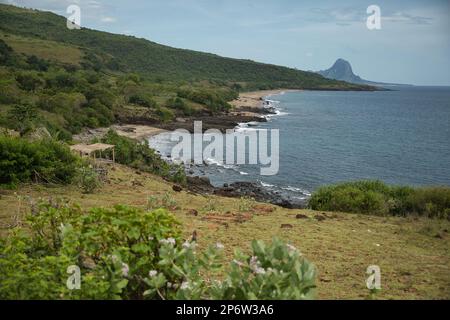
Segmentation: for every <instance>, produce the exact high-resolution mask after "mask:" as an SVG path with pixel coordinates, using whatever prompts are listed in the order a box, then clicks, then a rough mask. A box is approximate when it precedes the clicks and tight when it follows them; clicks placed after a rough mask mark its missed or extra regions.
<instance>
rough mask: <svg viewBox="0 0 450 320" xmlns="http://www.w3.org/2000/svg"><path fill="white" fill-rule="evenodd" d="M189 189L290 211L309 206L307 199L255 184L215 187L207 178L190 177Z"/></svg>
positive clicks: (235, 183)
mask: <svg viewBox="0 0 450 320" xmlns="http://www.w3.org/2000/svg"><path fill="white" fill-rule="evenodd" d="M187 187H188V189H189V191H191V192H194V193H199V194H214V195H218V196H222V197H230V198H241V197H246V198H252V199H255V200H256V201H258V202H266V203H271V204H274V205H277V206H280V207H283V208H288V209H304V208H306V206H307V204H308V203H307V200H306V199H305V200H300V199H295V198H292V197H289V196H287V195H283V194H281V193H280V192H278V191H272V190H269V189H266V188H264V187H262V186H261V185H260V184H258V183H255V182H234V183H232V184H230V185H228V184H225V185H223V186H222V187H214V186H213V185H212V184H211V183H210V181H209V179H208V177H206V176H201V177H199V176H195V177H190V176H188V177H187Z"/></svg>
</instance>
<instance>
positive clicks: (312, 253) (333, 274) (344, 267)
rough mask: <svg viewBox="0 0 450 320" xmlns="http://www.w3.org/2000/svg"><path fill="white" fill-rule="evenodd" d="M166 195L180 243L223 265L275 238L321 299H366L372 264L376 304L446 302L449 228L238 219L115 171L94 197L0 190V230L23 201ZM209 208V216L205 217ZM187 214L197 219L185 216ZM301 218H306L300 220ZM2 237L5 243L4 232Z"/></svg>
mask: <svg viewBox="0 0 450 320" xmlns="http://www.w3.org/2000/svg"><path fill="white" fill-rule="evenodd" d="M15 192H16V193H17V195H15V194H14V193H15ZM166 193H170V194H172V195H173V197H174V198H175V201H174V203H176V206H174V207H173V208H171V210H172V211H173V213H174V214H175V215H176V216H177V217H178V219H179V220H180V221H181V222H182V223H183V225H184V234H185V237H186V238H188V237H190V236H191V234H192V233H193V232H194V230H195V231H196V232H197V235H198V243H199V246H200V247H206V246H207V245H208V244H209V243H216V242H221V243H223V244H224V245H225V250H226V253H227V257H228V258H231V255H232V252H233V249H234V248H235V247H244V248H245V247H246V246H248V245H249V243H250V241H251V240H253V239H262V240H266V241H268V240H270V239H271V238H272V237H273V236H275V235H276V236H279V237H281V238H282V239H283V240H286V241H289V242H290V243H291V244H292V245H294V246H296V247H297V248H299V249H300V250H301V252H302V253H303V254H304V255H305V256H306V257H308V259H310V260H311V261H312V262H314V263H315V264H316V266H317V268H318V272H319V276H318V281H317V284H318V298H319V299H365V298H368V296H369V290H368V289H367V288H366V287H365V279H366V277H367V276H366V274H365V271H366V269H367V267H368V266H369V265H374V264H375V265H379V266H380V268H381V273H382V290H381V291H380V292H379V293H377V294H376V298H379V299H449V298H450V292H449V290H448V287H449V285H450V240H449V235H448V230H450V222H448V221H446V220H442V219H441V220H437V219H428V218H422V217H415V216H414V217H408V218H400V217H391V216H387V217H382V216H367V215H360V214H347V213H328V212H322V211H312V210H289V209H284V208H279V207H275V206H272V205H267V204H258V203H255V202H253V203H251V204H246V208H247V209H248V210H249V211H248V212H240V211H241V210H242V209H243V208H242V206H241V205H240V202H239V201H237V199H230V198H221V197H215V196H208V197H206V196H202V195H195V194H192V193H189V192H185V191H182V192H180V193H175V192H173V191H172V185H171V184H169V183H167V182H165V181H163V180H162V179H161V178H158V177H155V176H153V175H150V174H146V173H141V172H139V173H137V172H136V171H135V170H131V169H129V168H126V167H123V166H120V165H116V167H115V170H110V174H109V183H107V184H106V185H104V186H103V187H102V188H101V189H100V190H99V191H98V192H96V193H94V194H92V195H84V194H82V193H81V191H80V190H78V189H77V188H76V187H75V186H67V187H57V188H56V187H55V188H50V187H45V186H42V185H27V186H22V187H21V188H20V189H19V190H17V191H10V190H2V191H1V192H0V224H1V225H4V224H9V223H11V221H12V220H13V217H14V216H15V215H16V214H17V212H18V211H20V213H21V214H23V213H24V212H25V210H27V206H28V204H27V201H26V200H25V198H26V197H32V198H33V199H37V198H39V197H44V198H48V197H52V198H58V197H59V198H67V199H70V200H71V201H72V202H76V203H79V204H81V205H82V206H83V207H85V208H88V207H93V206H100V207H101V206H104V207H110V206H113V205H114V204H119V203H121V204H128V205H133V206H138V207H143V208H145V207H147V205H148V199H149V197H155V198H157V199H160V200H161V199H164V196H165V194H166ZM19 197H20V198H21V199H22V200H21V201H20V207H19V200H18V199H19ZM211 203H213V204H214V206H211ZM208 208H209V209H212V210H213V212H208V210H206V211H205V210H204V209H208ZM191 209H196V210H197V211H198V212H199V213H198V215H197V216H193V215H191V214H189V211H190V210H191ZM298 214H302V215H304V216H306V218H303V219H297V218H296V215H298ZM318 217H323V218H325V220H322V219H320V220H322V221H319V219H318ZM281 225H286V226H285V227H286V228H281ZM0 232H1V234H2V235H3V236H4V235H5V230H0ZM247 248H248V247H247Z"/></svg>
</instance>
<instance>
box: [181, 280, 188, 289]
mask: <svg viewBox="0 0 450 320" xmlns="http://www.w3.org/2000/svg"><path fill="white" fill-rule="evenodd" d="M189 288H190V286H189V282H187V281H185V282H183V283H182V284H181V286H180V289H181V290H187V289H189Z"/></svg>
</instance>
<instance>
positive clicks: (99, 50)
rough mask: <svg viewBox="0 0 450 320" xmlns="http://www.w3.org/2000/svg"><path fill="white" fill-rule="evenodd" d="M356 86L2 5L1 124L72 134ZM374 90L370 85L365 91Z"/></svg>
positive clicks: (23, 130)
mask: <svg viewBox="0 0 450 320" xmlns="http://www.w3.org/2000/svg"><path fill="white" fill-rule="evenodd" d="M280 87H284V88H306V89H332V90H337V89H342V90H362V89H368V87H363V86H356V85H352V84H348V83H344V82H339V81H334V80H328V79H325V78H323V77H321V76H319V75H317V74H314V73H309V72H303V71H298V70H294V69H289V68H284V67H278V66H273V65H266V64H261V63H256V62H252V61H248V60H236V59H228V58H222V57H219V56H215V55H212V54H206V53H200V52H194V51H189V50H181V49H174V48H170V47H166V46H163V45H159V44H156V43H153V42H150V41H147V40H144V39H136V38H134V37H130V36H123V35H114V34H110V33H106V32H100V31H95V30H89V29H85V28H83V29H81V30H69V29H67V27H66V19H65V18H64V17H61V16H57V15H55V14H53V13H49V12H41V11H37V10H29V9H21V8H18V7H14V6H9V5H3V4H0V127H6V128H9V129H14V130H17V131H19V132H20V133H21V134H25V133H26V132H29V131H32V130H34V129H35V128H40V127H45V128H46V129H47V130H48V131H49V132H50V133H51V134H52V136H54V137H56V138H58V139H63V140H70V139H71V137H72V134H76V133H79V132H80V131H82V130H83V129H84V128H96V127H107V126H109V125H111V124H112V123H115V122H118V121H120V122H130V123H133V122H136V121H138V122H139V123H141V122H142V121H146V122H150V123H152V122H169V121H172V120H174V119H175V118H176V117H182V116H193V115H196V114H199V113H201V114H205V113H206V114H215V113H219V112H226V111H228V110H229V109H230V108H231V106H230V105H229V104H228V101H230V100H233V99H235V98H236V97H237V95H238V92H239V91H240V90H249V89H268V88H280ZM369 89H370V88H369Z"/></svg>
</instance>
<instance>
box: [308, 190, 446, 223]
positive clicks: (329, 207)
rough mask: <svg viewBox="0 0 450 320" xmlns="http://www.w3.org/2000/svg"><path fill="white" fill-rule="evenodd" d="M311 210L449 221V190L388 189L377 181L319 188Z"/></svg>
mask: <svg viewBox="0 0 450 320" xmlns="http://www.w3.org/2000/svg"><path fill="white" fill-rule="evenodd" d="M309 206H310V207H311V208H312V209H314V210H325V211H341V212H355V213H366V214H391V215H399V216H406V215H409V214H417V215H424V216H428V217H436V218H449V217H450V188H448V187H423V188H412V187H406V186H388V185H386V184H384V183H383V182H381V181H356V182H347V183H342V184H337V185H332V186H325V187H321V188H319V189H318V190H317V191H316V192H315V193H314V194H313V195H312V197H311V199H310V201H309Z"/></svg>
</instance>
